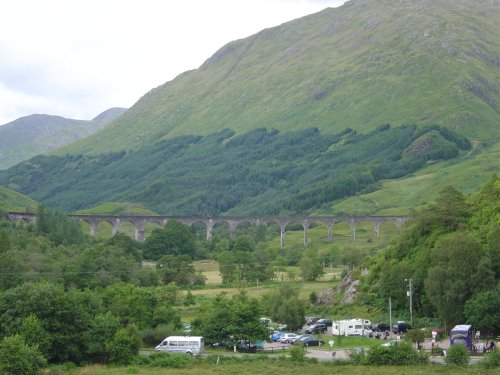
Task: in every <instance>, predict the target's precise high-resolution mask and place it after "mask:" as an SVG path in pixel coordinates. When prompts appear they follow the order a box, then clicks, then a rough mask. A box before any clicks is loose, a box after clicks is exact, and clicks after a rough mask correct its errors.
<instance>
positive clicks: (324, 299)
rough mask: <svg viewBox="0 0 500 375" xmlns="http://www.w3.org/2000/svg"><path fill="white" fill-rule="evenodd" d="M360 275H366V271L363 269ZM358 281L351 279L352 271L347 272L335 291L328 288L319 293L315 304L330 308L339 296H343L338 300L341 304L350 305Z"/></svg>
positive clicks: (355, 292) (354, 296)
mask: <svg viewBox="0 0 500 375" xmlns="http://www.w3.org/2000/svg"><path fill="white" fill-rule="evenodd" d="M361 274H362V275H367V274H368V269H366V268H365V269H363V270H362V271H361ZM359 282H360V281H359V280H356V279H353V277H352V271H351V272H349V273H348V274H347V275H346V276H345V277H344V278H343V279H342V281H341V282H340V283H339V284H338V285H337V287H336V288H335V289H333V288H328V289H324V290H322V291H320V292H319V293H318V297H317V300H316V301H317V303H318V304H321V305H326V306H331V305H332V304H333V302H334V301H335V300H336V299H337V298H338V296H339V295H343V296H342V299H341V300H340V303H341V304H351V303H353V302H354V299H355V298H356V295H357V293H358V292H357V290H356V286H357V285H358V284H359Z"/></svg>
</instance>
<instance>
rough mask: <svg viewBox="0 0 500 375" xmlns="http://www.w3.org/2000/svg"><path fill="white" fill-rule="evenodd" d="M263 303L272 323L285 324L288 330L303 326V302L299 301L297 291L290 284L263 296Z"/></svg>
mask: <svg viewBox="0 0 500 375" xmlns="http://www.w3.org/2000/svg"><path fill="white" fill-rule="evenodd" d="M264 303H265V304H266V306H267V308H268V311H269V315H271V318H272V319H273V321H276V322H280V323H283V324H286V325H287V327H288V329H289V330H295V327H298V326H303V325H304V315H305V302H304V301H303V300H301V299H299V293H298V290H297V289H294V288H293V287H292V285H291V284H285V285H283V286H281V287H279V288H278V289H277V290H276V291H274V292H271V293H269V294H267V295H265V296H264Z"/></svg>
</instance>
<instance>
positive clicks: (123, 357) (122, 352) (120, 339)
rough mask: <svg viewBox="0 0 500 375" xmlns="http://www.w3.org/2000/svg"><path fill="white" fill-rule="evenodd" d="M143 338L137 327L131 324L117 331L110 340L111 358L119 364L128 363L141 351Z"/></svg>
mask: <svg viewBox="0 0 500 375" xmlns="http://www.w3.org/2000/svg"><path fill="white" fill-rule="evenodd" d="M141 344H142V342H141V338H140V335H139V331H138V330H137V327H136V326H135V325H133V324H129V325H128V326H127V327H126V328H121V329H119V330H118V331H116V333H115V335H114V337H113V339H112V340H111V342H109V344H108V345H107V346H108V350H109V360H110V361H111V362H114V363H118V364H122V365H123V364H128V363H130V362H131V361H132V359H133V356H134V355H137V354H138V353H139V349H140V347H141Z"/></svg>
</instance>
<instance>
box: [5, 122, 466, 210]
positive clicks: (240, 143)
mask: <svg viewBox="0 0 500 375" xmlns="http://www.w3.org/2000/svg"><path fill="white" fill-rule="evenodd" d="M470 147H471V146H470V142H469V141H468V140H467V139H466V138H464V137H462V136H460V135H458V134H457V133H455V132H453V131H450V130H448V129H446V128H442V127H439V126H429V127H421V128H419V127H417V126H415V125H406V126H400V127H391V126H389V125H382V126H379V127H378V128H377V129H376V130H374V131H372V132H369V133H366V134H362V133H358V132H356V131H354V130H352V129H345V130H344V131H342V132H340V133H337V134H323V133H322V132H321V131H320V130H318V129H316V128H314V129H307V130H303V131H299V132H286V133H281V132H279V131H277V130H270V131H269V130H266V129H256V130H253V131H250V132H248V133H245V134H242V135H234V132H233V131H231V130H228V129H226V130H223V131H221V132H218V133H214V134H211V135H208V136H205V137H203V136H182V137H177V138H174V139H172V140H165V141H162V142H158V143H155V144H153V145H151V146H147V147H144V148H142V149H141V150H138V151H131V152H124V151H122V152H116V153H110V154H104V155H97V156H92V155H67V156H64V157H62V156H49V157H47V156H39V157H36V158H33V159H31V160H30V161H29V162H27V163H23V164H19V165H17V166H15V167H13V168H10V169H9V170H7V171H4V172H1V173H0V184H2V185H5V186H9V187H11V188H14V189H16V190H17V191H20V192H23V193H24V194H27V195H29V196H30V197H33V198H34V199H36V200H37V201H39V202H44V203H46V204H47V205H49V206H50V207H53V208H57V209H61V210H65V211H74V210H79V209H83V208H89V207H93V206H96V205H98V204H101V203H104V202H106V201H122V202H137V203H140V204H142V205H144V206H145V207H146V208H149V209H150V210H152V211H155V212H157V213H161V214H169V215H174V214H179V215H218V214H222V213H226V214H235V215H262V214H268V215H273V214H278V213H307V212H308V210H310V209H317V208H320V207H322V206H323V205H328V203H329V202H331V201H333V200H336V199H340V198H345V197H348V196H352V195H355V194H357V193H359V192H366V191H373V190H376V189H377V188H378V186H379V185H378V182H379V181H380V180H382V179H389V178H400V177H403V176H406V175H408V174H410V173H413V172H415V171H416V170H418V169H419V168H421V167H422V166H424V165H425V164H426V163H427V162H429V161H436V160H446V159H450V158H454V157H457V156H458V155H459V154H460V152H461V151H462V150H468V149H469V148H470ZM326 207H327V206H326ZM405 213H406V212H402V214H405Z"/></svg>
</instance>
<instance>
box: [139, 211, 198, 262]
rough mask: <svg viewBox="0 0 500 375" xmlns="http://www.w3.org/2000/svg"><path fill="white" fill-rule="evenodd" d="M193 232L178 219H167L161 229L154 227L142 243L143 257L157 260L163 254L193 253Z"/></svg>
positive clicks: (190, 254) (188, 254)
mask: <svg viewBox="0 0 500 375" xmlns="http://www.w3.org/2000/svg"><path fill="white" fill-rule="evenodd" d="M195 250H196V247H195V234H194V232H193V230H192V229H191V228H190V227H189V226H187V225H185V224H182V223H180V222H178V221H175V220H171V221H169V222H168V223H167V224H166V225H165V227H164V228H163V229H158V228H156V229H154V230H153V232H152V233H151V235H150V236H148V237H147V238H146V241H145V243H144V253H143V254H144V257H145V258H146V259H150V260H158V259H160V258H161V257H162V256H164V255H174V256H177V255H187V256H190V257H191V258H193V256H194V254H195Z"/></svg>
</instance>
